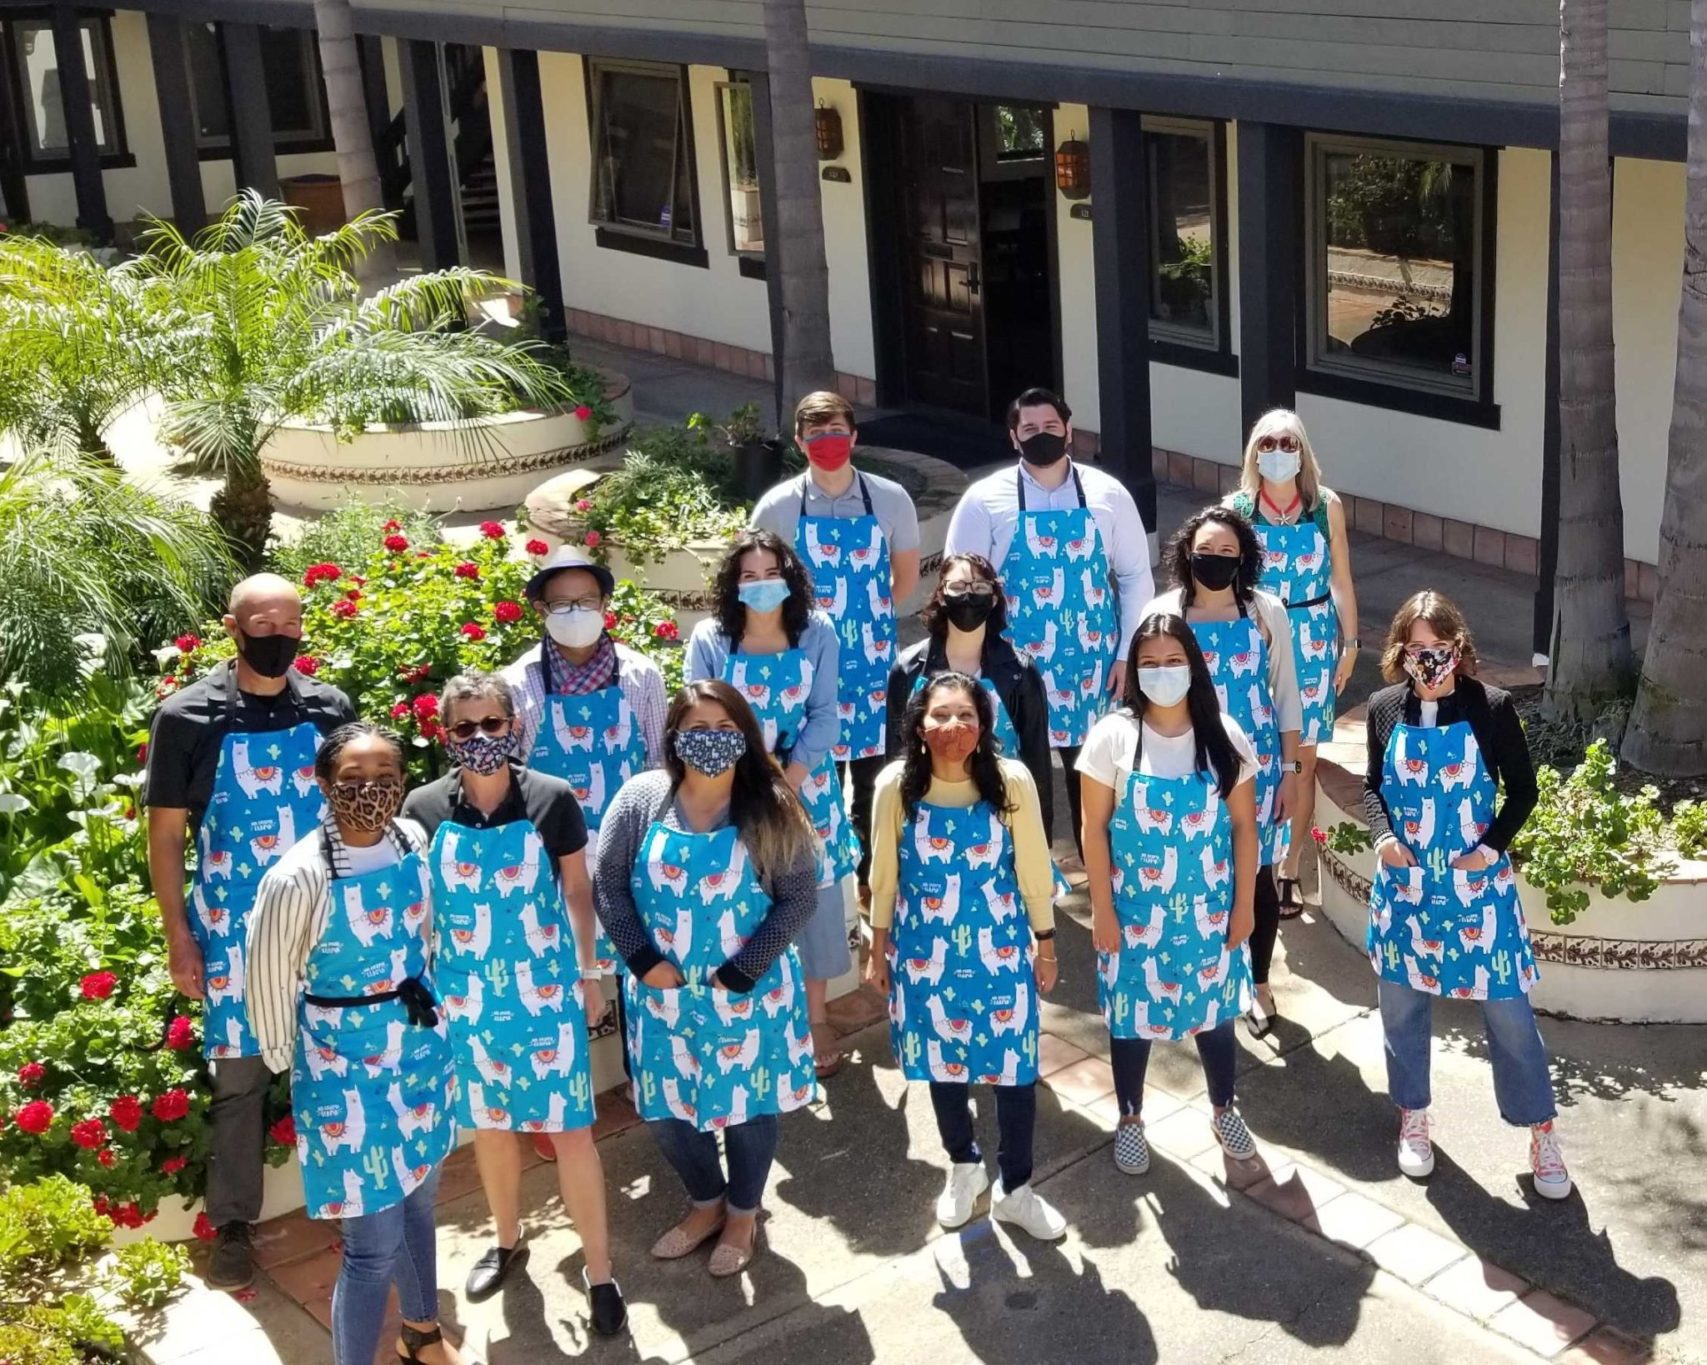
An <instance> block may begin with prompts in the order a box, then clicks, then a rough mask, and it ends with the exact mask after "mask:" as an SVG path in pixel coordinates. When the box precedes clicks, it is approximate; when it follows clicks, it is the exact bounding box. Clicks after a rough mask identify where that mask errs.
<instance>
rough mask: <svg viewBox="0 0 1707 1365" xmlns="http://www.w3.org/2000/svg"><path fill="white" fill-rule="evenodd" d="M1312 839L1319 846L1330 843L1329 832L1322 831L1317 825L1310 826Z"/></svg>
mask: <svg viewBox="0 0 1707 1365" xmlns="http://www.w3.org/2000/svg"><path fill="white" fill-rule="evenodd" d="M1310 837H1311V838H1312V839H1314V840H1315V841H1316V842H1317V843H1318V844H1326V843H1327V842H1328V832H1327V830H1325V829H1322V828H1321V827H1320V826H1317V825H1311V826H1310Z"/></svg>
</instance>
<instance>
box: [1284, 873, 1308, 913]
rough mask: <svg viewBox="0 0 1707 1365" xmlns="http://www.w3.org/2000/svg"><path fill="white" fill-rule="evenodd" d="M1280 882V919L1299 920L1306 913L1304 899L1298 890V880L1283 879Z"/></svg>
mask: <svg viewBox="0 0 1707 1365" xmlns="http://www.w3.org/2000/svg"><path fill="white" fill-rule="evenodd" d="M1279 881H1280V917H1281V919H1297V918H1298V916H1300V915H1302V914H1303V913H1304V897H1303V896H1302V895H1301V894H1300V893H1299V890H1298V878H1296V877H1281V878H1279Z"/></svg>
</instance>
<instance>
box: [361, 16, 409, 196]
mask: <svg viewBox="0 0 1707 1365" xmlns="http://www.w3.org/2000/svg"><path fill="white" fill-rule="evenodd" d="M356 50H357V52H358V53H359V55H360V57H361V66H362V98H363V100H364V101H365V103H366V104H367V123H368V133H369V135H370V136H371V137H372V138H373V151H374V157H375V159H376V160H377V161H378V162H379V186H380V191H381V193H382V194H383V195H384V198H385V207H386V208H388V209H400V208H402V207H403V205H402V203H401V202H400V201H399V200H398V198H397V194H396V188H395V180H394V178H393V176H394V172H395V170H396V166H397V154H396V152H395V151H394V150H387V149H386V148H387V138H388V137H389V135H390V133H391V118H392V114H391V91H390V88H389V87H388V86H387V84H386V80H385V39H384V38H382V37H380V36H379V35H378V34H377V33H359V34H357V35H356Z"/></svg>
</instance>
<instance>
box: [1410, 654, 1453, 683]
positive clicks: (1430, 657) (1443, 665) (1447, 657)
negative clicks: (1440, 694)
mask: <svg viewBox="0 0 1707 1365" xmlns="http://www.w3.org/2000/svg"><path fill="white" fill-rule="evenodd" d="M1457 667H1458V651H1457V650H1456V649H1454V648H1453V647H1452V646H1451V645H1428V646H1422V647H1416V648H1412V649H1407V650H1406V651H1405V672H1407V673H1409V674H1410V675H1411V677H1412V679H1413V680H1414V681H1415V682H1416V683H1417V685H1418V686H1420V687H1427V688H1435V687H1439V686H1440V685H1441V683H1443V682H1445V681H1446V678H1447V675H1448V674H1450V673H1451V672H1452V670H1453V669H1455V668H1457Z"/></svg>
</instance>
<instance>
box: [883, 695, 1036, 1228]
mask: <svg viewBox="0 0 1707 1365" xmlns="http://www.w3.org/2000/svg"><path fill="white" fill-rule="evenodd" d="M993 710H994V708H993V705H992V702H991V697H990V693H989V691H988V690H987V689H986V688H984V687H983V686H982V685H981V684H980V683H979V682H977V681H976V680H975V679H973V678H970V677H968V676H966V675H965V674H964V673H943V674H939V675H937V676H936V677H934V678H932V679H931V680H930V681H928V682H927V683H926V684H925V686H924V687H923V688H922V689H921V690H920V691H918V692H917V693H915V694H914V696H913V699H912V701H910V702H909V703H908V704H907V716H906V721H905V730H906V734H907V736H908V740H907V745H906V749H905V753H904V756H903V757H902V758H901V759H899V760H897V761H896V762H894V763H891V764H890V765H889V766H888V767H887V768H885V769H884V770H883V772H882V773H881V774H880V775H879V777H878V781H877V799H876V806H875V809H874V811H873V818H872V837H873V841H874V843H873V853H872V863H871V928H872V941H871V954H870V957H869V958H868V959H867V962H866V981H867V982H868V983H869V984H870V985H871V986H873V987H874V988H875V989H877V990H879V991H882V992H883V993H885V994H886V995H887V996H888V997H889V1021H890V1029H889V1035H890V1041H891V1044H892V1046H893V1047H894V1050H895V1057H896V1059H897V1061H898V1062H899V1063H900V1065H901V1072H902V1074H903V1075H904V1076H906V1078H907V1079H908V1080H910V1081H925V1082H928V1084H929V1086H930V1096H931V1107H932V1109H933V1111H934V1112H935V1114H936V1121H937V1132H938V1133H939V1135H940V1136H941V1138H942V1144H943V1147H944V1149H945V1150H946V1152H947V1154H948V1158H949V1163H950V1165H949V1171H948V1178H947V1180H946V1181H945V1182H944V1185H943V1191H942V1194H941V1195H940V1196H938V1198H937V1203H936V1217H937V1221H938V1222H939V1223H941V1224H942V1226H943V1227H945V1228H957V1227H960V1226H962V1225H963V1224H965V1223H966V1222H968V1221H969V1220H970V1219H971V1217H972V1215H973V1212H974V1210H975V1208H976V1205H977V1202H978V1198H979V1196H980V1195H982V1194H983V1193H984V1191H985V1190H986V1189H988V1188H989V1185H990V1177H989V1175H988V1174H987V1173H986V1171H985V1169H984V1160H983V1156H982V1154H981V1153H980V1151H979V1148H978V1141H977V1137H976V1135H975V1133H974V1129H973V1125H972V1112H971V1102H970V1095H971V1085H972V1083H973V1082H974V1081H976V1082H979V1083H981V1084H984V1085H988V1086H990V1087H992V1088H993V1089H994V1090H995V1103H996V1122H997V1126H998V1128H999V1130H1000V1134H1001V1145H1000V1148H999V1150H998V1152H997V1165H998V1167H999V1168H1000V1172H1001V1174H1000V1178H999V1180H998V1181H997V1183H996V1188H995V1191H994V1193H993V1194H992V1195H991V1199H990V1215H991V1217H993V1218H995V1219H998V1220H999V1221H1002V1222H1006V1223H1012V1224H1014V1225H1015V1226H1017V1227H1021V1228H1023V1229H1025V1231H1026V1232H1028V1233H1030V1234H1031V1235H1032V1236H1033V1237H1037V1238H1041V1239H1043V1240H1045V1241H1055V1240H1057V1239H1058V1238H1060V1237H1062V1236H1064V1235H1065V1234H1066V1231H1067V1221H1066V1219H1064V1218H1063V1217H1062V1216H1061V1215H1060V1213H1058V1212H1057V1211H1056V1210H1055V1209H1054V1208H1052V1207H1051V1206H1050V1205H1049V1203H1048V1202H1047V1201H1046V1200H1045V1199H1044V1198H1043V1196H1042V1195H1040V1194H1038V1193H1037V1191H1036V1190H1035V1189H1034V1188H1033V1187H1032V1184H1031V1176H1032V1138H1033V1130H1034V1128H1035V1127H1036V1122H1037V1046H1038V1036H1039V1033H1038V1017H1039V1014H1040V1011H1041V1008H1042V997H1043V996H1044V995H1047V994H1048V993H1049V992H1050V991H1051V990H1053V989H1054V987H1055V981H1056V972H1057V968H1056V961H1055V943H1054V939H1055V911H1054V905H1053V889H1054V888H1053V876H1052V872H1051V868H1050V863H1049V846H1048V841H1047V840H1046V839H1045V838H1044V836H1043V821H1042V819H1041V818H1040V816H1039V814H1038V799H1037V791H1036V788H1035V786H1034V785H1033V783H1032V779H1031V773H1030V772H1029V771H1028V770H1027V769H1026V767H1025V765H1024V764H1023V763H1020V762H1018V761H1016V760H1014V759H1011V758H999V757H998V756H997V754H996V749H995V743H994V740H993V736H992V728H993ZM1021 901H1023V902H1024V911H1025V913H1024V914H1023V915H1022V914H1021V907H1020V902H1021Z"/></svg>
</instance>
